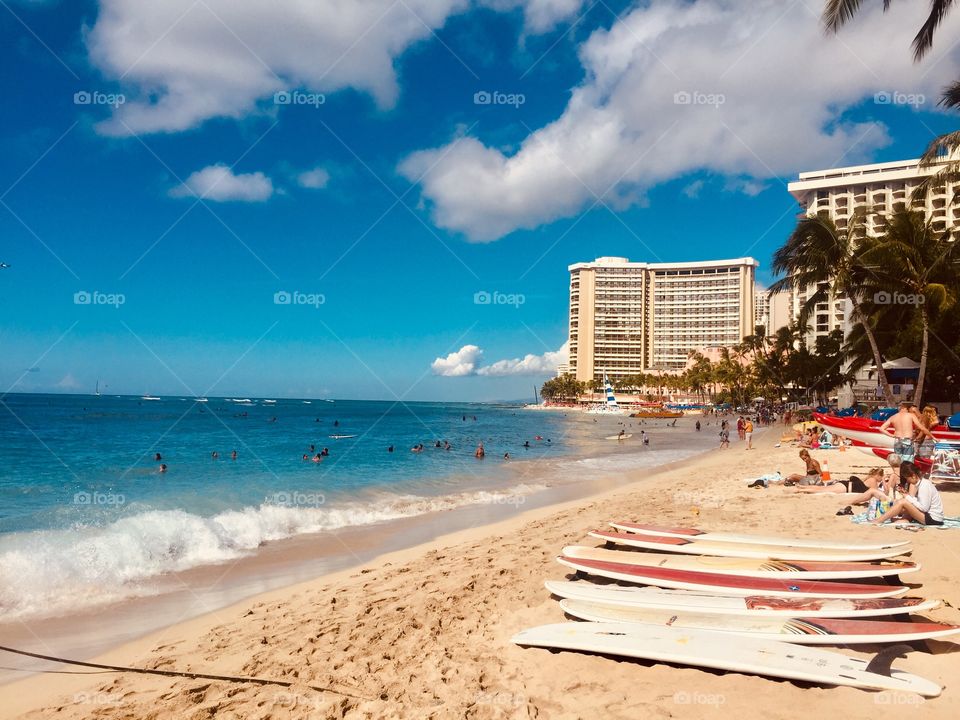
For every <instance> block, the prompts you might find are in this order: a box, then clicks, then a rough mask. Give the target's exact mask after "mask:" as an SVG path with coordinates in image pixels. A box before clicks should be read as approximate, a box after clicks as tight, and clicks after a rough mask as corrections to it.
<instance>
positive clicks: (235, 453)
mask: <svg viewBox="0 0 960 720" xmlns="http://www.w3.org/2000/svg"><path fill="white" fill-rule="evenodd" d="M230 459H231V460H236V459H237V451H236V450H234V451H233V452H232V453H230Z"/></svg>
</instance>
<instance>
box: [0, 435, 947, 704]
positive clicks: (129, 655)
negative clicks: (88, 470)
mask: <svg viewBox="0 0 960 720" xmlns="http://www.w3.org/2000/svg"><path fill="white" fill-rule="evenodd" d="M779 434H780V429H779V427H778V428H771V429H768V430H765V431H762V432H758V433H757V434H756V436H755V445H756V449H755V450H753V451H749V452H748V451H746V450H745V449H744V446H743V443H739V442H736V441H734V442H733V444H732V446H731V448H730V449H728V450H713V451H710V452H708V453H706V454H703V455H700V456H698V457H696V458H694V459H691V460H688V461H685V462H683V463H679V464H678V465H675V466H673V467H671V468H669V469H666V470H662V471H657V472H651V471H650V470H649V469H645V470H642V471H636V472H634V473H633V474H632V475H631V477H630V480H631V483H630V484H629V485H627V486H624V487H621V488H618V489H616V490H613V491H609V492H605V493H602V494H598V495H595V496H593V497H590V498H588V499H585V500H577V501H573V502H567V503H563V504H559V505H552V506H549V507H545V508H538V509H535V510H531V511H528V512H525V513H522V514H520V515H519V516H518V515H516V514H515V513H514V514H511V515H510V519H509V520H505V521H502V522H498V523H496V524H492V525H485V526H482V527H477V528H474V529H471V530H466V531H461V532H457V533H454V534H451V535H447V536H444V537H442V538H440V539H439V540H437V541H433V542H431V543H429V544H428V545H420V546H417V547H415V548H411V549H407V550H404V551H401V552H397V553H392V554H389V555H385V556H381V557H379V558H377V559H376V560H374V561H371V562H370V563H368V564H366V565H364V566H362V567H360V568H354V569H350V570H346V571H342V572H339V573H336V574H332V575H326V576H323V577H319V578H316V579H314V580H310V581H308V582H304V583H301V584H299V585H295V586H292V587H288V588H284V589H281V590H274V591H271V592H269V593H266V594H262V595H258V596H256V597H254V598H252V599H248V600H245V601H243V602H240V603H238V604H235V605H232V606H230V607H228V608H225V609H223V610H220V611H217V612H215V613H212V614H209V615H205V616H202V617H199V618H196V619H194V620H191V621H189V622H186V623H183V624H178V625H173V626H171V627H168V628H166V629H164V630H162V631H158V632H155V633H152V634H151V635H149V636H147V637H145V638H142V639H140V640H137V641H135V642H132V643H129V644H127V645H123V646H121V647H117V648H115V649H113V650H112V651H110V652H108V653H106V654H104V655H103V656H101V657H100V658H98V659H97V661H98V662H103V663H108V664H116V665H123V666H130V667H144V668H154V669H161V670H176V671H186V672H195V673H206V674H217V675H231V676H232V675H238V676H247V677H257V678H267V679H274V680H281V681H286V682H291V683H292V685H291V686H290V687H281V686H276V685H255V684H252V683H228V682H221V681H211V680H195V679H186V678H169V677H157V676H149V675H142V674H133V673H113V672H98V671H95V674H87V673H88V672H90V671H88V670H85V669H83V668H77V667H70V666H63V670H64V671H66V672H68V673H70V674H43V675H34V676H30V677H28V678H26V679H24V680H22V681H19V682H15V683H11V684H8V685H5V686H2V687H0V716H2V717H5V718H6V717H24V718H37V719H39V718H49V717H58V718H86V717H101V718H168V717H170V718H172V717H178V718H210V717H223V718H234V717H237V718H239V717H244V718H268V717H270V718H286V717H290V718H342V717H347V718H381V717H396V718H407V717H409V718H423V717H432V718H447V717H470V718H498V717H518V718H520V717H546V718H568V717H569V718H575V717H587V716H594V717H605V718H628V717H629V718H636V717H637V715H638V713H640V712H643V713H645V714H650V715H651V716H653V717H690V718H693V717H702V716H704V715H706V714H710V713H716V714H718V715H721V716H724V717H729V716H733V715H738V716H740V717H743V718H765V719H766V718H787V717H796V716H797V714H798V713H799V712H801V708H802V709H803V712H813V713H822V712H830V713H831V714H833V715H842V716H843V717H846V718H872V717H875V716H876V715H877V714H878V713H888V712H891V711H897V710H901V709H902V710H908V709H910V710H912V709H914V708H915V707H916V706H917V705H919V704H923V705H924V707H923V708H922V712H923V713H924V717H948V716H950V717H952V716H953V715H954V714H955V710H954V702H953V698H952V696H953V693H954V692H955V689H954V687H952V685H953V684H954V683H953V678H954V677H956V676H957V675H958V673H960V654H958V653H957V652H955V649H956V647H957V646H956V645H955V644H953V643H947V642H932V643H929V648H930V649H931V650H932V653H931V654H926V653H920V652H914V653H911V654H910V656H909V657H907V658H905V659H902V660H900V661H898V662H897V664H896V666H897V667H899V668H901V669H904V670H907V671H909V672H912V673H914V674H917V675H921V676H923V677H925V678H928V679H930V680H934V681H936V682H938V683H940V684H942V685H944V686H945V689H944V692H943V695H942V696H941V697H939V698H936V699H932V700H926V701H924V700H922V699H921V698H918V697H913V696H897V695H894V694H891V693H869V692H864V691H860V690H856V689H852V688H820V687H811V686H804V685H801V684H798V683H792V682H787V681H779V680H772V679H766V678H761V677H752V676H746V675H740V674H736V673H728V674H723V673H719V672H709V671H702V670H698V669H692V668H681V667H673V666H669V665H662V664H652V663H645V662H633V661H618V660H614V659H610V658H604V657H597V656H589V655H583V654H577V653H569V652H563V653H551V652H549V651H546V650H539V649H525V648H521V647H517V646H514V645H512V644H511V643H510V642H509V639H510V637H511V636H512V635H513V634H514V633H516V632H518V631H519V630H522V629H524V628H527V627H531V626H534V625H539V624H544V623H551V622H560V621H562V620H563V613H562V611H561V610H560V608H559V606H558V604H557V601H556V600H555V599H553V598H551V597H550V596H549V594H548V593H547V592H546V590H545V589H544V587H543V582H544V581H545V580H549V579H562V578H564V577H565V576H567V574H568V573H567V571H566V569H565V568H563V567H561V566H560V565H559V564H557V563H556V562H555V561H554V558H555V557H556V555H557V554H558V553H559V551H560V549H561V548H562V547H563V546H564V545H567V544H585V545H596V544H598V543H597V542H595V541H592V540H590V539H589V538H587V537H586V533H587V532H588V531H589V530H592V529H595V528H598V527H602V526H603V525H605V523H606V522H607V521H610V520H616V519H621V520H624V519H628V520H643V521H648V522H658V523H663V524H674V525H683V526H697V527H701V528H705V529H711V530H721V529H722V530H725V531H743V532H755V533H760V534H768V535H770V534H782V535H793V536H797V537H809V538H816V537H823V538H825V539H845V540H850V541H853V542H855V541H857V540H858V539H871V540H872V539H875V538H876V537H877V536H878V535H881V534H882V535H884V536H886V537H889V538H890V539H891V540H900V539H903V537H909V539H910V540H911V541H912V542H913V546H914V552H913V559H914V560H917V561H919V562H920V563H922V565H923V569H922V570H921V571H920V572H919V573H915V574H913V575H910V576H909V578H908V580H909V581H910V583H911V584H915V583H916V584H920V585H922V587H918V588H916V589H914V590H913V591H912V592H911V594H915V595H917V594H918V595H923V596H926V597H935V598H940V599H942V600H944V601H945V602H946V603H947V604H946V605H944V606H943V607H941V608H939V609H937V610H935V611H932V612H931V613H929V615H928V617H930V618H931V619H934V620H938V621H943V622H955V623H956V622H960V612H958V611H957V610H956V609H955V608H954V607H952V606H953V605H956V604H957V603H958V601H960V592H958V588H960V583H958V582H957V579H956V577H955V568H956V564H957V559H958V557H960V531H954V530H932V529H928V530H924V531H922V532H918V533H914V534H910V535H906V534H905V533H903V532H902V531H899V530H894V529H893V528H875V527H869V526H862V525H856V524H854V523H852V522H850V519H849V518H848V517H837V516H836V515H835V512H836V511H837V510H838V509H839V508H841V507H842V506H843V505H844V504H845V503H844V502H843V499H844V497H845V496H842V495H833V494H828V495H823V496H807V495H799V494H796V493H793V492H791V491H790V490H789V489H784V488H782V487H773V488H771V489H768V490H762V489H760V490H754V489H748V488H747V487H746V483H745V482H744V480H745V479H747V478H753V477H756V476H758V475H761V474H763V473H766V472H772V471H775V470H780V471H781V472H783V473H784V474H788V473H790V472H798V471H801V470H802V467H803V466H802V463H801V462H800V461H799V460H798V459H797V449H796V448H792V447H790V446H789V445H784V446H783V447H780V448H775V447H774V444H775V443H776V442H777V440H778V438H779ZM814 456H815V457H817V458H818V459H821V460H822V459H824V458H828V459H829V464H830V470H831V472H832V473H833V475H834V476H835V477H846V476H847V475H849V474H850V473H857V474H862V473H863V472H864V470H865V468H867V467H870V466H873V464H874V462H873V460H872V459H871V458H869V457H868V456H866V455H864V454H862V453H860V452H855V451H849V452H843V453H841V452H837V451H814ZM943 499H944V506H945V510H946V513H947V514H948V515H957V514H960V498H958V496H957V494H956V493H952V492H949V491H945V492H944V493H943ZM504 516H505V517H506V516H507V514H506V513H505V514H504ZM901 536H903V537H901ZM109 624H110V621H109V617H107V616H105V617H104V632H109ZM22 649H26V650H31V651H34V652H40V653H49V652H52V651H54V650H55V648H50V647H46V646H44V645H42V644H40V643H38V644H37V645H35V646H30V647H23V648H22ZM872 649H873V648H872V647H871V646H861V649H856V650H854V649H849V648H840V649H839V650H841V651H842V652H845V653H848V654H858V655H862V656H867V655H868V654H869V651H870V650H872ZM18 662H19V659H18V657H17V656H15V655H11V654H9V653H4V654H3V661H2V664H3V665H5V666H15V665H16V664H17V663H18ZM312 688H329V690H327V691H320V690H316V689H312Z"/></svg>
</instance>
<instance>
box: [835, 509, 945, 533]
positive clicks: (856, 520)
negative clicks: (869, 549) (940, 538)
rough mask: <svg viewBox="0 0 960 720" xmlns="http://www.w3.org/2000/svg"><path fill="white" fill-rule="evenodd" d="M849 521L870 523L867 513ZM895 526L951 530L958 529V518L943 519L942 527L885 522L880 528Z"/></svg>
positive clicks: (915, 523)
mask: <svg viewBox="0 0 960 720" xmlns="http://www.w3.org/2000/svg"><path fill="white" fill-rule="evenodd" d="M850 520H851V521H852V522H855V523H857V524H859V525H862V524H864V523H868V522H870V521H869V520H867V513H865V512H862V513H860V514H859V515H854V516H853V517H851V518H850ZM897 525H900V526H908V527H918V528H921V527H922V528H930V529H931V530H952V529H953V528H960V517H944V518H943V525H921V524H920V523H917V522H902V521H901V522H896V523H893V522H885V523H884V524H883V525H881V526H880V527H896V526H897Z"/></svg>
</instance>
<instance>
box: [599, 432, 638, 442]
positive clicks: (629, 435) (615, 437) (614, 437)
mask: <svg viewBox="0 0 960 720" xmlns="http://www.w3.org/2000/svg"><path fill="white" fill-rule="evenodd" d="M632 437H633V433H624V434H623V435H607V437H605V438H604V440H626V439H627V438H632Z"/></svg>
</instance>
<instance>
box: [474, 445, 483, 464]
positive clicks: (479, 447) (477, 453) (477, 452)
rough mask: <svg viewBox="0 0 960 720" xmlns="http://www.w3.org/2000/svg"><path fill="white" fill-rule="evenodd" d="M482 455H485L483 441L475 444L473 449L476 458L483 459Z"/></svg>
mask: <svg viewBox="0 0 960 720" xmlns="http://www.w3.org/2000/svg"><path fill="white" fill-rule="evenodd" d="M484 455H486V452H485V451H484V449H483V443H482V442H481V443H480V444H478V445H477V449H476V450H475V451H474V453H473V456H474V457H475V458H477V460H483V456H484Z"/></svg>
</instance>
